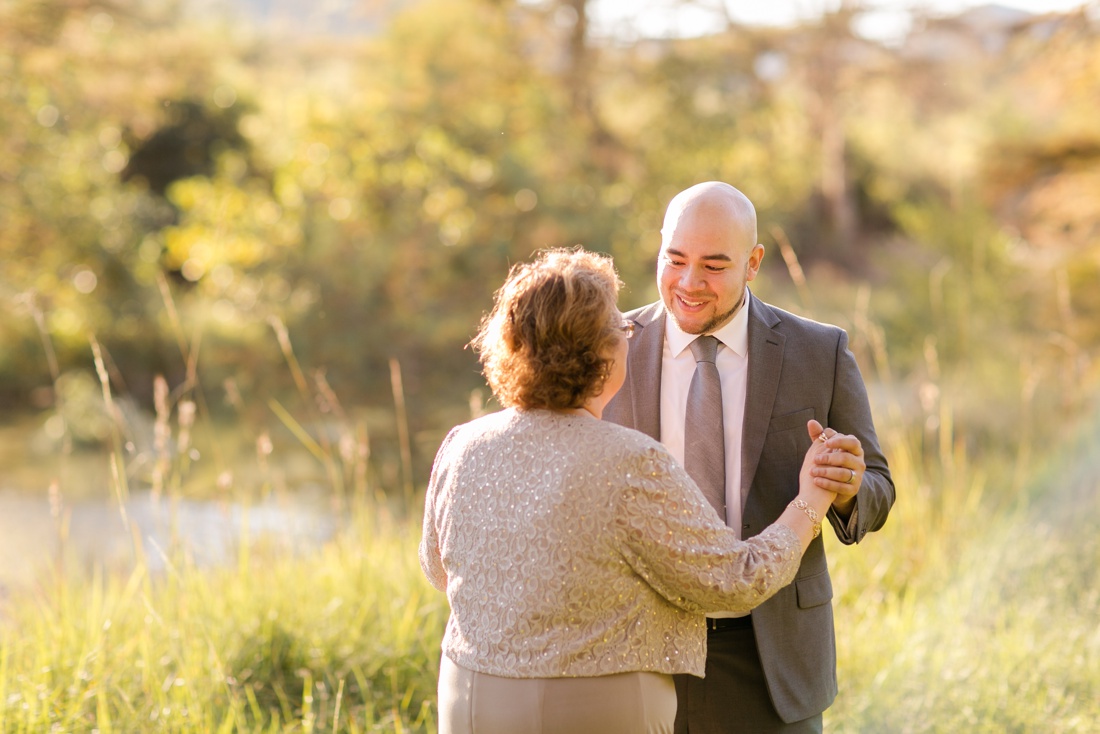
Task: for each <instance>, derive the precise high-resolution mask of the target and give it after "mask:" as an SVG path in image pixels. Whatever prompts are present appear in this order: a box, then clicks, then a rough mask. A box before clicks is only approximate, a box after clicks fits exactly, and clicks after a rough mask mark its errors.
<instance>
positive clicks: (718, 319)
mask: <svg viewBox="0 0 1100 734" xmlns="http://www.w3.org/2000/svg"><path fill="white" fill-rule="evenodd" d="M747 300H748V289H747V288H743V289H742V290H741V300H740V301H738V302H737V305H736V306H734V307H733V308H731V309H730V310H729V311H726V312H725V313H721V314H717V315H715V316H713V317H711V318H710V319H709V320H707V321H706V323H704V324H703V326H702V328H700V329H699V330H698V331H688V330H687V329H684V328H683V326H682V325H681V324H680V322H679V320H677V321H676V325H677V326H679V327H680V328H681V330H683V332H684V333H685V334H709V333H711V332H712V331H714V330H715V329H717V328H719V327H721V326H724V325H725V324H726V322H727V321H729V320H730V319H731V318H733V315H734V314H736V313H737V310H738V309H740V308H741V306H743V305H744V304H745V302H746V301H747ZM673 318H675V314H673Z"/></svg>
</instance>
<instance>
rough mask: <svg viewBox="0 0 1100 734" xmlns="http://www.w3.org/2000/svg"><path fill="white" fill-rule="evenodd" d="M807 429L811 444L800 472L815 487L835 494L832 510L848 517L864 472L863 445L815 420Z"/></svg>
mask: <svg viewBox="0 0 1100 734" xmlns="http://www.w3.org/2000/svg"><path fill="white" fill-rule="evenodd" d="M806 428H807V430H808V431H809V433H810V438H811V439H812V440H813V442H814V443H813V446H811V447H810V451H809V452H808V453H807V454H806V461H805V462H803V465H802V470H803V472H808V475H809V476H810V477H812V478H813V483H814V485H816V486H818V487H820V488H821V489H824V490H827V491H829V492H834V493H835V494H836V498H835V499H834V500H833V508H834V509H836V511H837V512H839V513H840V514H841V515H842V516H844V517H848V516H849V515H850V514H851V510H852V508H853V507H854V506H855V502H856V493H857V492H859V487H860V485H861V484H862V483H863V473H864V472H865V471H866V469H867V464H866V463H864V461H863V445H862V444H861V443H860V441H859V439H858V438H856V437H855V436H852V435H849V434H845V433H838V432H837V431H834V430H833V429H832V428H823V427H822V425H821V424H820V423H818V422H817V421H815V420H811V421H809V423H807V424H806Z"/></svg>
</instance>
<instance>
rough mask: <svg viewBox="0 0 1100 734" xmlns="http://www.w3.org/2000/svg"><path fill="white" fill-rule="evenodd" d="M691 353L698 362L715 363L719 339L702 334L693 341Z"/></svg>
mask: <svg viewBox="0 0 1100 734" xmlns="http://www.w3.org/2000/svg"><path fill="white" fill-rule="evenodd" d="M691 353H692V354H693V355H694V356H695V361H696V362H711V363H713V362H714V360H715V358H716V357H717V356H718V339H717V337H713V336H710V335H706V336H701V337H699V338H698V339H696V340H695V341H693V342H692V343H691Z"/></svg>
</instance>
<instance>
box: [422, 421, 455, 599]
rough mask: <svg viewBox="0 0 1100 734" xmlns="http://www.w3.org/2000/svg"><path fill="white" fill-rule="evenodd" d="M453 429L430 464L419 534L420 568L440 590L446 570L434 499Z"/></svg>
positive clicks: (443, 473)
mask: <svg viewBox="0 0 1100 734" xmlns="http://www.w3.org/2000/svg"><path fill="white" fill-rule="evenodd" d="M454 433H455V432H454V430H452V431H451V432H450V433H448V434H447V437H446V438H444V439H443V443H442V444H441V445H440V447H439V451H438V452H436V455H435V463H434V464H433V465H432V475H431V478H430V479H429V480H428V491H427V493H426V494H425V495H424V524H423V528H422V530H421V535H420V548H419V551H418V552H419V555H420V568H421V570H423V571H424V575H425V576H426V577H427V578H428V581H429V582H431V585H432V586H434V587H435V588H437V589H439V590H440V591H446V590H447V571H446V570H444V568H443V556H442V554H441V553H440V550H439V532H438V530H437V529H436V524H435V521H436V517H435V515H436V500H437V498H438V496H439V492H440V488H441V487H442V486H443V485H444V484H445V483H446V481H447V474H448V470H449V468H450V467H449V459H448V458H447V448H448V446H449V445H450V443H451V439H452V437H453V436H454Z"/></svg>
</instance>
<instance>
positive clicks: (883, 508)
mask: <svg viewBox="0 0 1100 734" xmlns="http://www.w3.org/2000/svg"><path fill="white" fill-rule="evenodd" d="M834 374H835V377H834V380H833V396H832V403H831V407H830V409H829V415H828V422H827V423H826V425H827V426H829V427H830V428H833V429H835V430H837V431H840V432H841V433H848V434H851V435H854V436H856V437H857V438H859V440H860V443H861V444H862V446H863V461H864V463H865V464H866V465H867V470H866V471H865V472H864V475H863V483H862V484H861V485H860V489H859V493H858V494H856V504H855V508H854V509H853V510H852V514H851V516H850V517H849V518H848V520H847V521H845V520H844V519H843V518H841V517H840V516H839V514H838V513H837V512H836V511H835V510H832V509H830V510H829V513H828V518H829V522H830V524H832V526H833V529H834V530H835V531H836V535H837V537H838V538H839V539H840V542H842V543H844V544H845V545H851V544H852V543H858V542H859V541H861V540H863V537H864V536H865V535H866V534H867V533H870V532H874V531H875V530H878V529H879V528H881V527H882V526H883V525H884V524H885V523H886V517H887V515H889V513H890V508H891V507H893V505H894V480H893V479H891V477H890V467H889V466H888V465H887V463H886V457H885V456H883V454H882V448H881V447H880V446H879V441H878V435H877V434H876V433H875V424H874V421H873V420H872V418H871V404H870V401H869V400H868V399H867V386H866V385H865V384H864V382H863V376H862V375H861V374H860V371H859V365H857V364H856V359H855V356H853V355H852V352H851V350H849V349H848V335H847V334H846V333H844V331H841V332H840V338H839V339H838V341H837V347H836V371H835V373H834Z"/></svg>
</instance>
